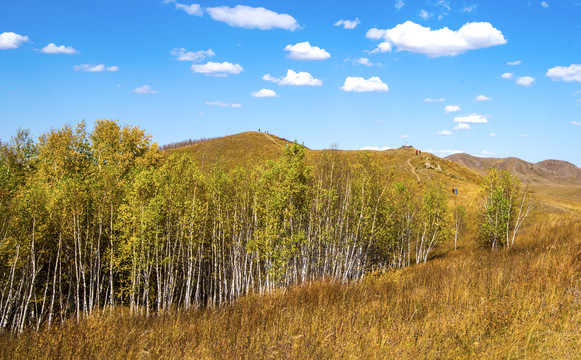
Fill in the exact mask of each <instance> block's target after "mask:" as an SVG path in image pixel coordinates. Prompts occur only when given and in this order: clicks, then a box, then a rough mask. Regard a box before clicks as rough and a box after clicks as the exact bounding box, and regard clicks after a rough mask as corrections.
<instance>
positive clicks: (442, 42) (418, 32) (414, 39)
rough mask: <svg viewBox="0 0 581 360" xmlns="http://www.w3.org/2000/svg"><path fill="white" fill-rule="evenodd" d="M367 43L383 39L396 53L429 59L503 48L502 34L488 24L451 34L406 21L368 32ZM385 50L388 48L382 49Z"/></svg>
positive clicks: (474, 25) (473, 25)
mask: <svg viewBox="0 0 581 360" xmlns="http://www.w3.org/2000/svg"><path fill="white" fill-rule="evenodd" d="M366 36H367V37H368V38H369V39H375V40H379V39H383V40H384V42H386V43H388V44H390V45H391V46H396V47H397V51H409V52H414V53H420V54H424V55H427V56H429V57H439V56H455V55H458V54H462V53H464V52H466V51H468V50H474V49H481V48H486V47H491V46H495V45H502V44H506V39H505V38H504V36H503V35H502V32H501V31H500V30H498V29H496V28H494V27H493V26H492V25H491V24H490V23H488V22H472V23H466V24H464V26H462V27H461V28H460V29H459V30H457V31H454V30H450V29H449V28H447V27H445V28H442V29H439V30H432V29H431V28H429V27H423V26H421V25H418V24H416V23H414V22H412V21H406V22H405V23H403V24H399V25H397V26H396V27H394V28H392V29H387V30H382V29H376V28H373V29H370V30H369V31H368V32H367V35H366ZM384 48H387V47H386V46H385V45H384Z"/></svg>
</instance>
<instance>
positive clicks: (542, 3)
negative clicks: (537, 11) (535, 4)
mask: <svg viewBox="0 0 581 360" xmlns="http://www.w3.org/2000/svg"><path fill="white" fill-rule="evenodd" d="M541 6H542V7H544V8H545V9H546V8H548V7H549V4H547V2H546V1H541Z"/></svg>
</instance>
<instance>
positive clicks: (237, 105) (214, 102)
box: [206, 101, 242, 108]
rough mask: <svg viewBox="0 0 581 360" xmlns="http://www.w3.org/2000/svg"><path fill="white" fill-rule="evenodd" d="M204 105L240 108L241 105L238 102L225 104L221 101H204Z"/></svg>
mask: <svg viewBox="0 0 581 360" xmlns="http://www.w3.org/2000/svg"><path fill="white" fill-rule="evenodd" d="M206 105H210V106H218V107H227V108H241V107H242V105H240V104H227V103H225V102H222V101H206Z"/></svg>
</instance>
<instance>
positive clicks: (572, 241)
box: [0, 214, 581, 359]
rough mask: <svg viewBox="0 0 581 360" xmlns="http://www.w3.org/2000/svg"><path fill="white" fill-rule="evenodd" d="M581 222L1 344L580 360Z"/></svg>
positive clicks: (29, 349) (126, 354) (58, 353)
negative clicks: (226, 301) (375, 269)
mask: <svg viewBox="0 0 581 360" xmlns="http://www.w3.org/2000/svg"><path fill="white" fill-rule="evenodd" d="M579 354H581V222H580V221H579V217H578V215H567V214H559V215H555V214H553V215H550V214H545V215H544V219H543V221H539V222H537V223H536V225H534V226H531V227H529V228H528V229H526V231H525V232H523V233H522V236H521V237H520V238H519V239H518V244H517V245H515V246H514V247H513V248H511V249H510V250H508V251H506V250H500V251H496V252H491V251H489V250H486V249H481V248H477V247H475V246H464V247H463V248H462V249H461V250H458V251H455V252H454V251H450V252H448V253H447V254H445V255H444V256H439V257H438V258H436V259H433V260H432V261H430V262H429V263H427V264H423V265H419V266H412V267H409V268H406V269H403V270H397V271H387V272H385V273H383V274H379V273H377V274H373V275H370V276H368V277H366V278H365V279H364V281H362V282H361V283H358V284H352V285H343V284H337V283H332V282H326V281H320V282H315V283H312V284H307V285H303V286H298V287H294V288H289V289H287V290H285V291H281V292H279V293H276V294H271V295H261V296H258V295H252V296H248V297H245V298H242V299H240V300H239V301H237V302H236V303H234V304H232V305H229V306H224V307H222V308H219V309H206V310H199V311H190V312H185V311H175V312H172V313H168V314H165V315H162V316H157V317H150V318H145V317H130V316H128V315H127V314H126V313H125V312H124V311H123V310H118V311H116V312H115V313H114V314H112V315H108V314H105V315H100V316H95V317H93V318H90V319H88V320H86V321H83V322H81V323H79V324H77V323H75V322H74V321H71V322H68V323H66V324H65V325H63V326H62V327H55V328H53V329H51V330H45V331H41V332H27V333H24V334H22V335H21V336H19V337H15V336H10V335H2V336H1V337H0V358H5V359H37V358H38V359H50V358H67V359H125V358H130V359H158V358H162V359H163V358H165V359H170V358H171V359H179V358H185V359H239V358H240V359H306V358H316V359H325V358H333V359H384V358H395V359H414V358H427V359H439V358H480V359H497V358H517V359H518V358H534V359H552V358H555V359H575V358H580V355H579Z"/></svg>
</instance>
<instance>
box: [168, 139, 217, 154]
mask: <svg viewBox="0 0 581 360" xmlns="http://www.w3.org/2000/svg"><path fill="white" fill-rule="evenodd" d="M211 139H212V138H201V139H195V140H194V139H188V140H183V141H178V142H173V143H171V144H165V145H162V146H161V147H160V150H161V151H165V150H175V149H179V148H183V147H186V146H190V145H195V144H201V143H204V142H206V141H208V140H211Z"/></svg>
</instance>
